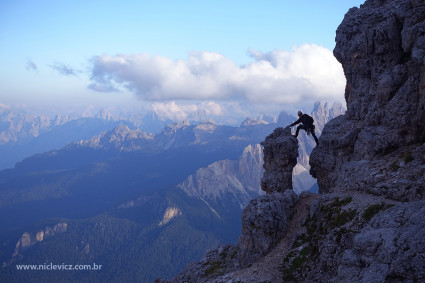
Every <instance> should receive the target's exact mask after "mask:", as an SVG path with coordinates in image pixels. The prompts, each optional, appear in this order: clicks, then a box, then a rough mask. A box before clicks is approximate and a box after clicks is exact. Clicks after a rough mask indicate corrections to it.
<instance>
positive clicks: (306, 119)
mask: <svg viewBox="0 0 425 283" xmlns="http://www.w3.org/2000/svg"><path fill="white" fill-rule="evenodd" d="M299 123H302V124H303V125H304V126H306V127H307V128H312V129H314V125H313V123H314V119H313V118H312V117H311V116H310V115H307V114H303V115H301V117H300V118H299V119H298V120H297V121H295V122H294V123H292V124H291V125H289V126H290V127H292V126H295V125H296V124H299Z"/></svg>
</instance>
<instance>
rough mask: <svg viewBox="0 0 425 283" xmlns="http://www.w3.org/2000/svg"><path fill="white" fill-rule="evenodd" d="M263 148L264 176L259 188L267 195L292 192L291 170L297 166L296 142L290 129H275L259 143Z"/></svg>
mask: <svg viewBox="0 0 425 283" xmlns="http://www.w3.org/2000/svg"><path fill="white" fill-rule="evenodd" d="M261 145H262V146H263V147H264V151H263V152H264V166H263V167H264V169H265V172H264V175H263V178H262V179H261V188H262V189H263V191H265V192H266V193H267V194H271V193H272V192H280V193H283V192H284V191H285V190H292V170H293V168H294V167H295V165H296V164H297V157H298V140H297V139H296V138H294V137H293V136H292V135H291V129H290V128H289V127H286V128H276V129H275V130H274V131H273V133H271V134H270V135H268V136H267V137H266V139H265V140H264V141H263V142H262V143H261Z"/></svg>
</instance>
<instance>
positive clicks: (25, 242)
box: [12, 223, 68, 257]
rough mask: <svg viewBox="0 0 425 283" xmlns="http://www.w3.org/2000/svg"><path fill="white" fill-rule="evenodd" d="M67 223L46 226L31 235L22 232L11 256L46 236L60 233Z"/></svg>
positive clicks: (63, 231) (20, 252)
mask: <svg viewBox="0 0 425 283" xmlns="http://www.w3.org/2000/svg"><path fill="white" fill-rule="evenodd" d="M67 227H68V224H67V223H58V224H56V225H54V226H53V228H52V227H49V226H46V227H45V229H44V230H40V231H38V232H37V233H35V235H33V236H31V235H30V234H29V233H28V232H25V233H24V234H22V237H21V238H20V239H19V240H18V243H16V247H15V252H14V253H13V255H12V257H16V256H18V255H21V254H22V252H24V251H26V250H27V249H29V248H30V247H31V246H33V245H35V244H37V243H39V242H42V241H44V240H45V239H46V238H49V237H52V236H55V235H58V234H62V233H65V232H66V229H67Z"/></svg>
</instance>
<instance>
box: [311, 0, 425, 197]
mask: <svg viewBox="0 0 425 283" xmlns="http://www.w3.org/2000/svg"><path fill="white" fill-rule="evenodd" d="M424 28H425V4H424V2H423V1H410V0H397V1H377V0H374V1H371V0H370V1H366V2H365V4H364V5H362V7H361V8H360V9H358V8H352V9H351V10H350V11H349V12H348V13H347V14H346V16H345V18H344V21H343V22H342V23H341V25H340V26H339V28H338V30H337V34H336V47H335V50H334V54H335V57H336V58H337V59H338V60H339V61H340V62H341V64H342V66H343V68H344V72H345V76H346V78H347V86H346V91H345V98H346V100H347V112H346V114H345V115H344V116H341V117H338V118H337V119H334V120H333V121H332V122H330V123H329V124H327V125H326V127H325V129H324V131H323V133H322V137H321V143H320V146H319V147H318V148H316V149H315V150H314V151H313V153H312V155H311V157H310V164H311V167H312V168H311V173H312V175H313V176H315V177H317V179H318V183H319V187H320V191H321V192H336V191H341V190H345V191H363V192H369V193H373V194H375V195H382V196H385V197H388V198H392V199H396V200H417V199H423V198H424V196H425V191H424V189H425V187H424V186H423V184H424V183H425V179H424V178H425V177H424V176H425V166H424V163H423V161H421V159H420V157H419V155H420V154H418V153H417V152H418V151H419V152H423V149H421V147H424V145H423V143H424V142H425V123H424V122H423V121H424V120H425V111H424V109H425V35H424V33H423V30H424ZM406 184H408V185H406Z"/></svg>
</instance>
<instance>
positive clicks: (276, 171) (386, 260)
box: [158, 0, 425, 282]
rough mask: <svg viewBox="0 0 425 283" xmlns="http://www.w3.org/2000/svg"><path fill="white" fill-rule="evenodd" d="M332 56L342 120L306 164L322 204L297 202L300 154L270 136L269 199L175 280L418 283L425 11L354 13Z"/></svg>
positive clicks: (284, 134) (424, 269) (424, 208)
mask: <svg viewBox="0 0 425 283" xmlns="http://www.w3.org/2000/svg"><path fill="white" fill-rule="evenodd" d="M334 54H335V56H336V58H337V59H338V60H339V61H340V62H341V64H342V66H343V69H344V72H345V76H346V79H347V85H346V91H345V98H346V102H347V108H348V110H347V112H346V114H345V115H342V116H339V117H337V118H335V119H333V120H332V121H330V122H329V123H327V124H326V126H325V128H324V130H323V132H322V135H321V137H320V145H319V146H317V147H316V148H315V149H314V150H313V152H312V154H311V158H310V165H311V169H310V172H311V174H312V175H313V176H314V177H315V178H317V182H318V184H319V194H317V195H315V194H309V193H302V194H301V195H299V196H297V195H295V194H294V193H293V191H292V186H291V180H290V178H288V177H289V176H291V174H290V173H291V172H292V170H293V167H294V166H295V164H294V162H293V159H294V158H295V159H296V157H297V156H296V154H295V153H294V152H296V151H297V150H296V148H297V146H298V144H297V142H296V140H295V139H294V138H292V137H291V136H290V132H288V131H287V130H285V129H277V130H275V131H274V132H273V133H272V134H271V135H270V136H268V137H267V138H266V140H265V141H264V142H263V143H262V144H263V146H264V169H265V173H264V176H263V179H262V188H263V190H265V191H266V192H267V194H266V195H264V196H260V197H258V198H256V199H254V200H252V201H251V202H250V204H249V205H248V206H247V207H246V208H245V210H244V212H243V215H242V225H243V228H242V235H241V237H240V238H239V243H238V244H237V245H236V246H231V245H223V246H220V247H219V248H218V249H216V250H212V251H210V252H208V253H207V254H206V255H205V257H204V258H203V259H202V260H201V261H200V262H197V263H192V264H189V265H188V266H187V267H186V268H185V269H184V270H183V271H182V272H181V273H180V274H178V275H177V276H176V277H175V278H173V279H172V280H171V282H423V281H425V237H424V235H425V220H424V217H423V216H424V215H425V194H424V193H425V143H424V142H425V123H424V121H425V1H423V0H368V1H366V2H365V3H364V4H363V5H361V7H360V8H352V9H350V10H349V11H348V13H347V14H346V15H345V17H344V20H343V22H342V23H341V25H340V26H339V27H338V30H337V32H336V47H335V50H334ZM294 148H295V149H294ZM158 281H162V280H158Z"/></svg>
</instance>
